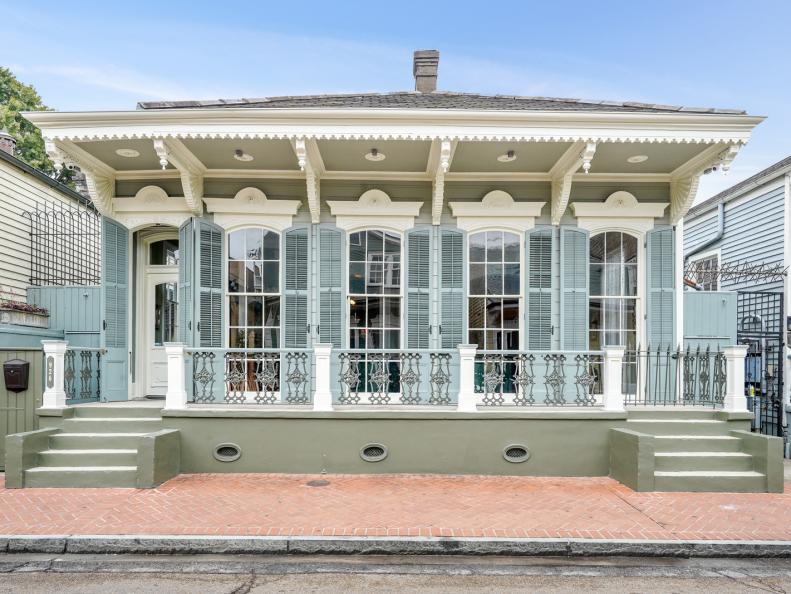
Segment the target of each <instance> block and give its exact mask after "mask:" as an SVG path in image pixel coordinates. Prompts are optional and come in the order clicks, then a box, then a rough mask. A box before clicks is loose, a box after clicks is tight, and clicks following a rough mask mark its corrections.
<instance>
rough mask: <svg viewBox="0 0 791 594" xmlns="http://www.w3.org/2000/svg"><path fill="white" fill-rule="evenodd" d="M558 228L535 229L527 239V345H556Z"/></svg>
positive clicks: (542, 348) (546, 347)
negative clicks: (554, 261) (554, 256)
mask: <svg viewBox="0 0 791 594" xmlns="http://www.w3.org/2000/svg"><path fill="white" fill-rule="evenodd" d="M554 241H555V230H554V229H553V228H551V227H549V228H543V229H533V230H531V231H528V232H527V236H526V239H525V250H526V257H525V262H526V263H527V303H526V308H525V310H526V316H527V323H526V324H525V327H526V328H527V348H528V350H537V351H548V350H550V349H551V348H552V253H553V251H554Z"/></svg>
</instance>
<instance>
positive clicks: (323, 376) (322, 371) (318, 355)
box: [313, 343, 332, 411]
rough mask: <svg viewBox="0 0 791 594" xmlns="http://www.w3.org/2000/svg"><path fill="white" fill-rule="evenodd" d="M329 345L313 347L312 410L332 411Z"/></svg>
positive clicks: (330, 347) (330, 346) (330, 349)
mask: <svg viewBox="0 0 791 594" xmlns="http://www.w3.org/2000/svg"><path fill="white" fill-rule="evenodd" d="M331 353H332V345H331V344H321V343H320V344H317V345H314V346H313V367H314V369H315V370H316V387H315V389H314V390H313V410H315V411H328V410H332V391H331V390H330V355H331Z"/></svg>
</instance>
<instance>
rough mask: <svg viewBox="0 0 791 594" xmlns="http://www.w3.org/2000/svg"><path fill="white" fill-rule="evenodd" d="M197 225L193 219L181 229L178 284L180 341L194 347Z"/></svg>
mask: <svg viewBox="0 0 791 594" xmlns="http://www.w3.org/2000/svg"><path fill="white" fill-rule="evenodd" d="M194 233H195V225H194V223H193V221H192V219H189V220H187V221H186V222H185V223H184V224H183V225H181V227H180V228H179V282H178V301H179V311H178V322H179V334H178V336H179V341H180V342H183V343H185V344H187V345H190V346H192V344H193V342H192V326H193V311H192V308H193V299H192V286H193V285H192V276H193V274H194V269H195V257H194V254H195V251H194V245H193V243H194Z"/></svg>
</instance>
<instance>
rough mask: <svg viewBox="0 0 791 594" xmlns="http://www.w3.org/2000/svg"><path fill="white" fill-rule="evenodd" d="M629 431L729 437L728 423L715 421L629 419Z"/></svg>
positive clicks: (652, 433)
mask: <svg viewBox="0 0 791 594" xmlns="http://www.w3.org/2000/svg"><path fill="white" fill-rule="evenodd" d="M626 428H627V429H633V430H635V431H639V432H640V433H647V434H648V435H727V433H728V423H726V422H725V421H715V420H714V419H629V420H628V421H627V422H626Z"/></svg>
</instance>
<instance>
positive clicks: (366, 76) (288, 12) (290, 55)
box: [0, 0, 791, 201]
mask: <svg viewBox="0 0 791 594" xmlns="http://www.w3.org/2000/svg"><path fill="white" fill-rule="evenodd" d="M113 4H114V3H112V2H106V1H105V2H91V1H85V2H72V3H69V2H66V3H64V2H62V1H61V2H57V3H56V2H49V1H47V0H37V1H36V2H26V1H22V0H17V1H15V2H8V1H7V0H0V17H2V18H0V65H1V66H5V67H8V68H10V69H11V70H12V71H13V72H14V73H15V74H16V75H17V76H18V77H19V79H20V80H22V81H23V82H25V83H28V84H33V85H34V86H35V87H36V89H37V90H38V91H39V94H40V95H41V96H42V98H43V99H44V102H45V103H46V104H47V105H48V106H50V107H52V108H54V109H57V110H65V111H83V110H114V109H121V110H124V109H134V107H135V104H136V103H137V102H138V101H151V100H157V99H171V100H177V99H215V98H220V97H222V98H237V97H262V96H276V95H301V94H311V93H335V92H387V91H400V90H412V89H413V88H414V81H413V79H412V52H413V51H414V50H416V49H438V50H440V52H441V59H440V69H439V88H440V89H441V90H446V91H464V92H475V93H484V94H498V93H499V94H514V95H541V96H554V97H575V98H582V99H608V100H616V101H644V102H648V103H663V104H671V105H686V106H704V107H721V108H740V109H746V110H747V111H748V112H749V113H750V114H752V115H761V116H767V117H768V119H767V120H766V121H764V122H763V123H762V124H760V125H759V126H758V128H757V129H756V130H755V132H754V134H753V138H752V140H751V141H750V143H749V144H748V145H747V146H746V147H745V148H744V149H743V150H742V151H741V153H740V154H739V156H738V157H737V159H736V161H735V163H734V165H733V167H732V169H731V171H730V172H729V173H728V174H727V175H723V174H720V173H715V174H711V175H707V176H704V178H703V179H702V182H701V188H700V191H699V194H698V201H700V200H703V199H705V198H707V197H709V196H711V195H713V194H715V193H717V192H719V191H721V190H723V189H725V188H727V187H728V186H730V185H732V184H735V183H737V182H738V181H740V180H742V179H744V178H746V177H749V176H750V175H752V174H754V173H756V172H758V171H760V170H761V169H763V168H765V167H768V166H769V165H771V164H772V163H774V162H776V161H778V160H780V159H782V158H784V157H786V156H788V155H791V134H789V132H791V78H790V77H789V66H788V58H789V55H791V35H789V34H788V23H789V22H791V2H788V0H785V1H781V0H752V1H750V2H746V1H737V0H718V1H713V0H686V1H677V0H658V1H654V2H646V1H632V2H622V1H615V0H613V1H608V0H598V1H591V0H586V1H576V0H565V1H564V2H557V1H556V2H546V1H545V2H534V1H533V0H521V1H519V0H517V1H516V2H464V1H456V2H443V1H434V2H427V1H425V0H424V1H422V2H411V1H406V0H401V1H399V2H382V1H379V2H374V1H368V2H341V1H340V0H335V1H334V2H330V1H327V0H324V1H322V2H311V1H308V0H302V1H299V2H295V1H293V0H292V1H291V2H282V1H280V2H268V1H258V2H245V1H242V0H237V1H234V2H217V1H216V0H215V1H214V2H200V1H190V2H184V1H177V0H158V1H157V2H149V1H147V0H137V1H136V2H125V3H123V4H120V3H119V4H120V5H119V6H113Z"/></svg>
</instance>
